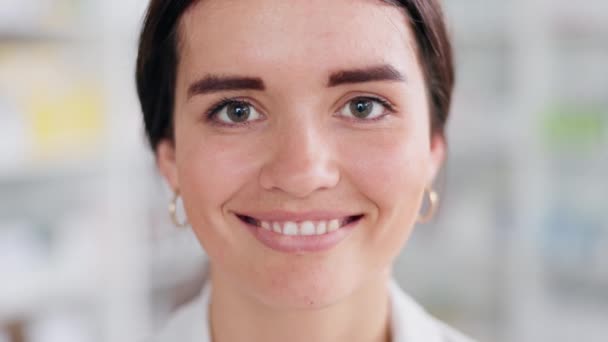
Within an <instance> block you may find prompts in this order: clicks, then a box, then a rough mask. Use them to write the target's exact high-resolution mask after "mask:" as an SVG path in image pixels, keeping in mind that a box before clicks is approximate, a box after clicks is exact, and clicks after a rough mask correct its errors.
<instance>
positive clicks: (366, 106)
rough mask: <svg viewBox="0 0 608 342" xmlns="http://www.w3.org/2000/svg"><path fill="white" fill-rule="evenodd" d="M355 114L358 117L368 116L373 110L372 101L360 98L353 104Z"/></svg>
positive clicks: (352, 108)
mask: <svg viewBox="0 0 608 342" xmlns="http://www.w3.org/2000/svg"><path fill="white" fill-rule="evenodd" d="M351 110H352V111H353V114H354V115H355V116H356V117H358V118H365V117H367V116H368V115H369V114H370V113H371V111H372V102H371V101H369V100H359V101H356V102H353V103H352V104H351Z"/></svg>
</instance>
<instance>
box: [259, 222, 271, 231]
mask: <svg viewBox="0 0 608 342" xmlns="http://www.w3.org/2000/svg"><path fill="white" fill-rule="evenodd" d="M261 226H262V228H264V229H266V230H270V223H269V222H262V224H261Z"/></svg>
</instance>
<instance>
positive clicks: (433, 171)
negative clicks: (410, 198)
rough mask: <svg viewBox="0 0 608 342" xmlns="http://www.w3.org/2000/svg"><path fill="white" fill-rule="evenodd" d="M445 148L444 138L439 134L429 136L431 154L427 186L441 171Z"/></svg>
mask: <svg viewBox="0 0 608 342" xmlns="http://www.w3.org/2000/svg"><path fill="white" fill-rule="evenodd" d="M446 149H447V146H446V143H445V136H444V135H443V134H440V133H433V134H432V135H431V151H430V152H431V153H430V160H429V162H430V163H429V166H430V167H429V174H428V184H429V186H430V185H431V184H433V182H434V181H435V178H436V177H437V174H438V173H439V170H441V166H442V165H443V162H444V160H445V157H446V153H447V151H446Z"/></svg>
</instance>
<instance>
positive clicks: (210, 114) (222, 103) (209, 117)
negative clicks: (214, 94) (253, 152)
mask: <svg viewBox="0 0 608 342" xmlns="http://www.w3.org/2000/svg"><path fill="white" fill-rule="evenodd" d="M358 99H365V100H370V101H376V102H378V103H379V104H381V105H382V106H383V107H384V108H385V109H386V110H388V111H389V112H391V113H395V112H396V109H395V106H394V105H393V104H391V103H390V102H389V101H387V100H385V99H383V98H381V97H377V96H355V97H353V98H351V99H350V100H348V101H347V102H346V104H348V103H350V102H352V101H355V100H358ZM233 103H237V104H242V105H246V106H253V104H251V102H249V101H247V100H244V99H239V98H229V97H224V98H221V99H220V100H219V101H218V102H217V103H216V104H215V105H213V106H212V107H211V108H210V109H209V110H207V113H206V114H205V118H206V121H207V122H210V123H213V124H215V125H219V126H226V127H235V126H248V125H250V124H251V123H252V121H245V122H242V123H234V124H226V123H223V122H220V121H217V120H215V117H216V116H217V114H218V113H219V112H220V111H221V110H222V109H224V107H226V106H227V105H229V104H233ZM346 104H345V105H346ZM384 116H385V115H381V116H378V117H376V118H372V119H355V118H348V119H349V120H352V121H356V122H362V123H365V122H374V121H378V120H382V119H383V118H384Z"/></svg>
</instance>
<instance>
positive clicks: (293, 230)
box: [283, 222, 298, 235]
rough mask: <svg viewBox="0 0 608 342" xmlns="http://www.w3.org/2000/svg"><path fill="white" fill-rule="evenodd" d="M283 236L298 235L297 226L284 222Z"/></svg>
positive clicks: (293, 223)
mask: <svg viewBox="0 0 608 342" xmlns="http://www.w3.org/2000/svg"><path fill="white" fill-rule="evenodd" d="M283 234H285V235H298V225H297V224H295V222H285V225H284V226H283Z"/></svg>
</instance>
